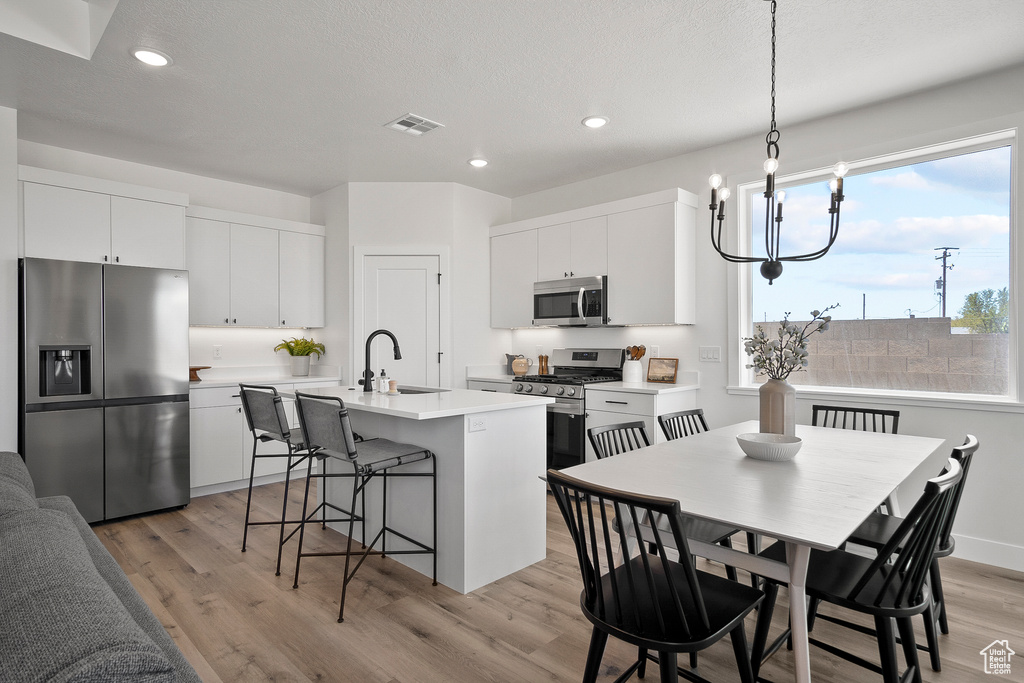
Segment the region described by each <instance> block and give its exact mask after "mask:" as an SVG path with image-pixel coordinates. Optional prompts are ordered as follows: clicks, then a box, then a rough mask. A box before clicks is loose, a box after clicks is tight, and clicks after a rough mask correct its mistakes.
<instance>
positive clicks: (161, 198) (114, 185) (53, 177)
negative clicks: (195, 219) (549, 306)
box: [18, 166, 188, 269]
mask: <svg viewBox="0 0 1024 683" xmlns="http://www.w3.org/2000/svg"><path fill="white" fill-rule="evenodd" d="M18 172H19V178H20V179H21V180H22V199H23V203H22V226H23V229H24V237H25V256H30V257H37V258H51V259H61V260H66V261H88V262H91V263H119V264H121V265H127V266H144V267H148V268H175V269H181V268H184V267H185V205H186V204H187V203H188V197H187V196H186V195H184V194H180V193H177V192H166V191H163V190H155V189H152V188H146V187H140V186H136V185H127V184H124V183H118V182H113V181H107V180H101V179H97V178H87V177H84V176H77V175H72V174H70V173H60V172H57V171H49V170H46V169H38V168H32V167H28V166H20V167H19V169H18Z"/></svg>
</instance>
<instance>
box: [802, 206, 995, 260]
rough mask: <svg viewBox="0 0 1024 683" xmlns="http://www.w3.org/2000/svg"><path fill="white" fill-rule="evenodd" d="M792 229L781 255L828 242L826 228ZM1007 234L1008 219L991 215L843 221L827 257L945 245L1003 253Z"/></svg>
mask: <svg viewBox="0 0 1024 683" xmlns="http://www.w3.org/2000/svg"><path fill="white" fill-rule="evenodd" d="M794 222H795V221H794ZM787 227H790V226H787ZM796 227H797V226H795V225H794V226H792V228H791V229H790V230H789V231H788V232H787V233H786V244H787V245H788V249H789V250H791V251H787V248H784V249H783V253H784V254H786V253H804V252H808V251H813V250H815V249H820V248H821V247H822V246H824V242H825V240H827V238H828V226H827V224H823V225H820V226H810V227H809V226H806V225H805V226H802V229H796ZM1009 231H1010V223H1009V219H1008V218H1006V217H1005V216H991V215H976V216H944V217H938V218H931V217H925V218H921V217H902V218H896V219H894V220H892V221H889V222H883V221H880V220H877V219H868V220H863V221H850V222H847V221H845V220H844V221H843V222H842V225H841V226H840V229H839V237H838V238H837V239H836V242H835V245H834V246H833V247H832V252H830V253H837V254H839V253H848V254H905V253H923V252H926V251H931V250H932V249H934V248H935V247H941V246H947V245H949V246H955V247H959V248H961V249H977V248H993V249H1006V248H1007V244H1008V240H1007V235H1008V234H1009Z"/></svg>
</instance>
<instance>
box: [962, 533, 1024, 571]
mask: <svg viewBox="0 0 1024 683" xmlns="http://www.w3.org/2000/svg"><path fill="white" fill-rule="evenodd" d="M953 537H954V538H955V539H956V549H955V550H954V552H953V557H959V558H962V559H964V560H970V561H971V562H982V563H984V564H991V565H994V566H996V567H1002V568H1004V569H1012V570H1014V571H1018V572H1024V548H1022V547H1021V546H1019V545H1010V544H1009V543H1000V542H999V541H991V540H988V539H985V538H974V537H973V536H961V535H960V534H953Z"/></svg>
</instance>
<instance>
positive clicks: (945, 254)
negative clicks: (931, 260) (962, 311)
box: [935, 247, 960, 318]
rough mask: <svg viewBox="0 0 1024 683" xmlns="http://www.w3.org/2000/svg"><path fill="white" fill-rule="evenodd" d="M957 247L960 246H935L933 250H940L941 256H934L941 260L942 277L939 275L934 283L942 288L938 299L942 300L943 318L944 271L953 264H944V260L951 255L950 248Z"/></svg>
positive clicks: (950, 268)
mask: <svg viewBox="0 0 1024 683" xmlns="http://www.w3.org/2000/svg"><path fill="white" fill-rule="evenodd" d="M959 248H960V247H935V251H941V252H942V255H941V256H936V257H935V260H936V261H939V260H941V261H942V277H940V278H939V279H938V281H937V282H936V283H935V284H936V285H938V286H940V287H941V288H942V293H941V294H939V296H940V297H941V299H940V301H941V302H942V317H943V318H945V317H946V271H947V270H953V264H949V265H948V266H947V265H946V261H947V259H949V257H950V256H951V254H950V250H951V249H959Z"/></svg>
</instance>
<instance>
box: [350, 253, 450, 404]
mask: <svg viewBox="0 0 1024 683" xmlns="http://www.w3.org/2000/svg"><path fill="white" fill-rule="evenodd" d="M439 272H440V259H439V257H438V256H437V255H413V256H403V255H385V256H380V255H366V256H365V257H364V260H363V301H362V304H363V306H362V309H363V315H362V321H361V322H362V330H361V335H360V336H358V337H357V338H356V339H355V340H353V342H354V345H355V348H354V349H353V351H354V352H355V357H356V366H355V367H354V368H353V369H354V373H353V374H354V375H355V377H356V378H359V377H361V376H362V372H363V364H364V362H365V360H364V358H365V343H366V337H367V335H369V334H370V333H371V332H373V331H374V330H379V329H385V330H390V331H391V332H392V333H394V335H395V337H397V338H398V344H399V346H400V347H401V349H402V359H401V360H395V359H394V354H393V352H392V346H391V340H390V339H388V338H387V336H385V335H380V336H378V337H377V338H376V339H375V340H374V341H373V344H372V345H371V348H370V368H371V369H372V370H373V372H374V373H375V375H374V376H375V377H376V376H378V375H379V374H380V371H381V368H383V369H385V370H387V374H388V377H390V378H391V379H394V380H397V381H398V383H399V384H410V385H419V386H432V387H436V386H441V358H440V351H441V315H440V285H439V281H438V273H439Z"/></svg>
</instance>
